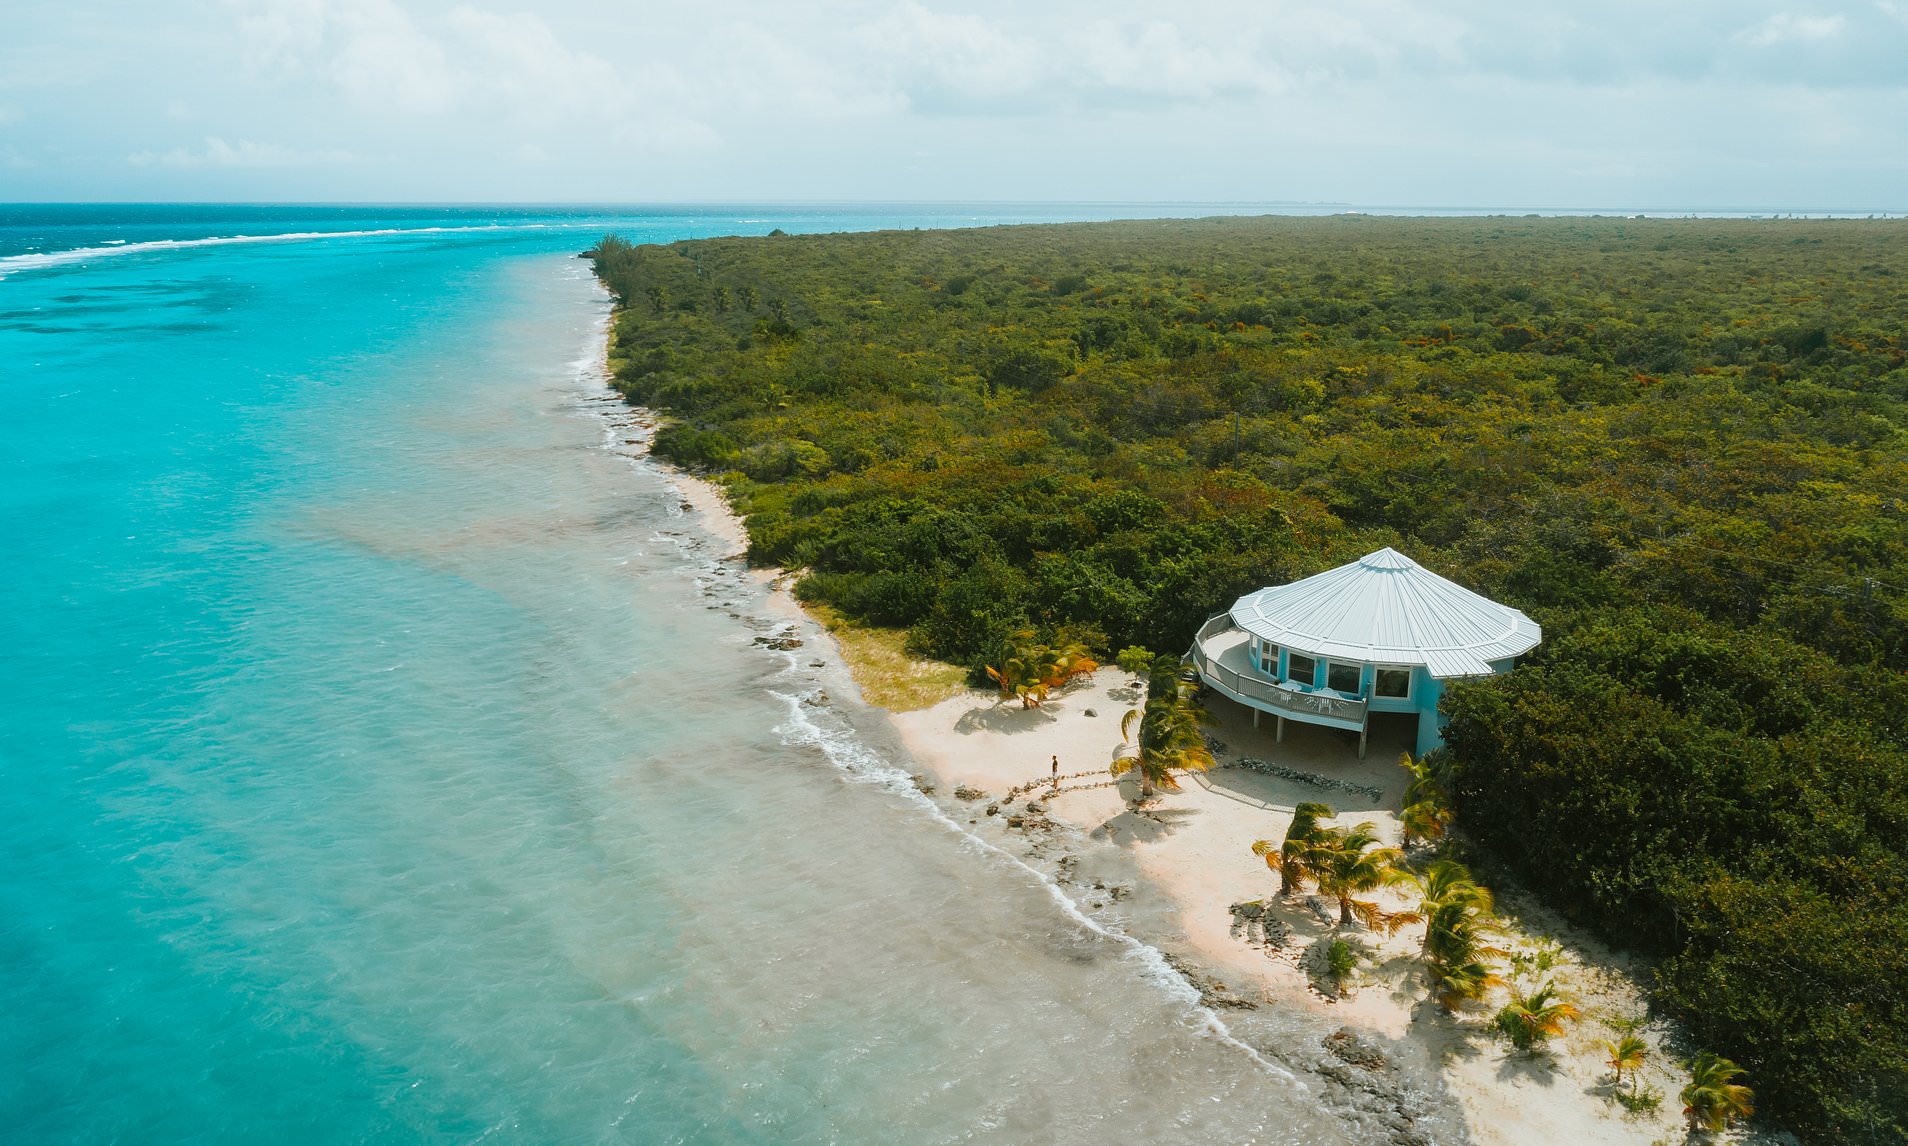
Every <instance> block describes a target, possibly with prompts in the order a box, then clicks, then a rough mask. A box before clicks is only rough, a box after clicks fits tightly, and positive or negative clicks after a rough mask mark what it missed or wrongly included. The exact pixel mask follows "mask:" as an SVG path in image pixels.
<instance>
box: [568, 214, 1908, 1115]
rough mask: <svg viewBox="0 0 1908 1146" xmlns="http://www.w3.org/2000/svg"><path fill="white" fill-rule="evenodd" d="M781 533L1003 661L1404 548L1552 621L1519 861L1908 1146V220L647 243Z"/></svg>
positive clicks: (1770, 1074) (1739, 1033)
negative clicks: (1017, 643) (1022, 635)
mask: <svg viewBox="0 0 1908 1146" xmlns="http://www.w3.org/2000/svg"><path fill="white" fill-rule="evenodd" d="M597 266H598V270H599V272H600V273H601V275H602V276H603V279H604V281H605V283H606V284H607V285H608V286H609V288H610V290H611V291H612V292H613V293H614V294H615V295H616V297H617V299H618V300H619V301H620V302H622V303H623V304H624V305H623V306H622V307H621V308H620V309H619V312H618V318H617V320H616V325H615V339H614V348H613V366H614V371H615V378H616V384H617V386H618V387H619V388H620V389H621V390H622V391H623V393H624V394H626V395H627V396H628V397H629V398H631V399H632V400H633V401H636V402H639V403H642V404H644V405H647V406H650V407H653V408H656V409H658V410H660V411H662V412H664V413H666V414H668V415H669V416H670V418H671V421H670V424H669V425H668V426H667V427H666V428H665V429H663V430H662V431H661V432H660V433H659V434H658V435H657V438H656V443H655V448H656V451H657V452H658V453H659V454H660V455H662V456H663V457H665V458H668V459H670V460H672V461H675V462H677V463H680V464H682V465H685V466H689V467H692V468H694V469H697V470H701V471H703V472H708V473H711V474H714V475H717V476H718V477H719V478H720V479H721V480H722V481H724V482H725V483H726V484H727V486H728V488H729V489H730V491H731V493H732V494H733V495H734V497H735V499H736V501H737V503H738V505H739V507H740V508H741V509H742V511H743V512H744V513H745V514H746V515H747V521H748V529H749V538H750V552H751V555H752V556H753V557H754V558H755V559H756V560H759V561H762V562H768V563H774V564H779V565H783V566H786V567H789V568H792V569H799V570H802V571H803V581H802V584H801V591H802V592H803V593H805V594H807V595H809V596H810V597H812V598H814V599H818V600H824V601H826V602H828V603H829V604H831V605H833V606H834V607H836V608H838V609H840V610H841V611H842V612H843V613H845V614H847V615H848V616H850V617H853V618H856V619H858V620H860V621H862V622H864V623H869V624H875V625H883V626H892V627H896V628H902V629H906V630H907V631H908V633H909V639H910V642H911V644H912V646H913V647H914V648H915V649H916V650H917V651H919V652H921V653H923V654H926V655H930V656H934V657H939V658H942V659H946V660H950V661H953V662H956V663H959V664H962V665H965V666H968V667H970V668H972V669H973V670H974V671H976V672H979V671H980V666H981V664H982V663H983V662H984V661H985V660H986V659H987V657H988V656H989V655H990V654H991V653H993V652H994V651H995V650H996V649H998V648H999V646H1000V643H1001V641H1002V640H1003V638H1005V637H1006V636H1007V635H1009V634H1013V633H1016V632H1022V631H1033V632H1036V633H1038V634H1039V639H1041V640H1042V641H1048V642H1051V643H1054V644H1065V643H1070V642H1079V643H1081V644H1083V645H1086V646H1088V647H1089V648H1090V649H1091V650H1092V652H1093V653H1095V654H1096V655H1099V656H1101V657H1102V659H1104V657H1105V656H1106V655H1107V654H1110V653H1112V652H1113V651H1114V650H1118V649H1122V648H1125V647H1128V646H1137V647H1144V648H1148V649H1152V650H1158V651H1164V650H1177V649H1180V648H1183V647H1185V644H1186V642H1187V641H1188V640H1189V639H1190V637H1191V635H1192V633H1193V631H1194V630H1195V629H1196V627H1197V625H1198V623H1199V622H1200V621H1201V620H1202V619H1203V617H1204V616H1205V615H1206V614H1208V613H1209V612H1211V611H1213V610H1216V609H1220V608H1223V607H1225V606H1226V605H1228V604H1229V603H1230V602H1231V601H1232V600H1233V599H1234V598H1235V597H1237V596H1238V595H1240V594H1241V593H1243V592H1246V591H1249V590H1251V589H1254V588H1257V587H1260V586H1262V585H1267V584H1275V583H1279V582H1283V581H1287V580H1291V579H1293V578H1296V577H1299V576H1304V575H1308V574H1311V573H1315V572H1319V571H1322V570H1324V569H1327V568H1330V567H1331V566H1333V565H1337V564H1340V563H1342V562H1344V561H1347V560H1350V559H1352V558H1354V557H1356V556H1358V555H1360V554H1362V553H1365V552H1368V551H1370V550H1372V549H1376V548H1378V547H1380V546H1383V545H1394V546H1397V547H1399V548H1401V549H1403V550H1405V551H1406V552H1409V553H1410V554H1411V555H1412V556H1413V557H1414V558H1416V559H1418V560H1419V561H1421V562H1423V563H1424V564H1426V565H1427V566H1430V567H1431V568H1434V569H1436V570H1437V571H1438V572H1440V573H1443V574H1444V575H1446V576H1449V577H1451V578H1453V579H1454V580H1457V581H1459V582H1460V583H1462V584H1465V585H1467V586H1469V587H1470V588H1473V589H1475V590H1477V591H1479V592H1481V593H1485V594H1486V595H1489V596H1491V597H1493V598H1495V599H1498V600H1502V601H1505V602H1507V603H1510V604H1513V605H1515V606H1517V607H1519V608H1522V609H1524V610H1525V611H1526V612H1529V613H1530V614H1531V615H1532V616H1534V617H1535V618H1536V619H1537V620H1538V621H1540V622H1541V623H1542V624H1543V625H1544V626H1545V629H1546V637H1547V640H1546V643H1545V644H1544V645H1543V646H1540V648H1539V649H1538V650H1537V651H1536V654H1535V655H1534V657H1533V658H1531V661H1530V663H1529V664H1528V665H1526V666H1525V667H1521V668H1519V669H1518V670H1517V671H1516V672H1514V673H1511V674H1509V675H1508V676H1506V677H1503V678H1498V679H1493V680H1490V681H1487V682H1480V683H1477V684H1473V685H1467V686H1462V687H1458V688H1455V689H1453V690H1452V692H1451V695H1450V697H1449V699H1448V710H1449V712H1450V715H1451V717H1452V720H1453V723H1452V727H1451V737H1450V744H1451V762H1450V765H1451V766H1450V769H1449V777H1450V779H1449V787H1450V791H1449V793H1448V794H1449V796H1450V798H1451V800H1452V802H1453V804H1454V805H1455V807H1456V810H1457V812H1458V814H1459V816H1460V820H1461V822H1462V823H1463V824H1464V825H1465V826H1466V828H1467V830H1468V831H1469V832H1470V833H1472V834H1473V835H1474V836H1476V837H1478V838H1479V839H1480V840H1481V841H1482V842H1483V843H1484V844H1485V845H1487V847H1488V848H1489V849H1490V851H1491V853H1492V854H1494V855H1495V856H1497V857H1499V858H1500V859H1501V860H1502V861H1504V862H1506V863H1508V864H1510V865H1511V866H1513V867H1514V868H1515V869H1516V870H1517V871H1518V872H1520V873H1521V874H1522V875H1523V876H1524V877H1525V878H1526V879H1527V880H1528V881H1529V882H1531V883H1532V884H1534V885H1536V886H1538V887H1540V888H1542V889H1544V890H1546V891H1548V892H1550V893H1551V894H1552V895H1553V897H1557V898H1558V899H1559V901H1560V902H1561V903H1562V904H1564V905H1566V906H1569V905H1581V907H1580V912H1579V914H1580V915H1581V916H1582V917H1583V918H1584V919H1585V920H1586V921H1588V922H1590V923H1593V924H1595V925H1596V926H1598V927H1600V928H1602V929H1604V930H1605V931H1607V932H1609V933H1612V934H1614V935H1615V936H1617V937H1619V938H1622V939H1624V940H1626V941H1628V942H1630V943H1632V944H1635V945H1638V946H1640V947H1643V948H1644V949H1647V950H1649V951H1651V952H1653V953H1655V954H1656V955H1658V956H1659V957H1660V960H1661V962H1660V968H1661V971H1660V982H1659V983H1658V990H1657V999H1658V1001H1659V1002H1661V1003H1663V1004H1664V1005H1667V1006H1669V1007H1671V1008H1674V1009H1675V1010H1676V1011H1678V1012H1679V1013H1680V1014H1682V1015H1683V1016H1684V1017H1685V1018H1686V1019H1687V1020H1688V1021H1689V1023H1690V1024H1691V1026H1692V1027H1693V1028H1694V1030H1695V1032H1696V1033H1697V1034H1698V1036H1699V1037H1700V1038H1701V1039H1702V1040H1703V1042H1704V1044H1705V1045H1707V1046H1711V1047H1713V1048H1715V1049H1716V1050H1717V1051H1718V1052H1720V1053H1724V1054H1727V1055H1728V1056H1729V1057H1730V1058H1731V1059H1733V1060H1734V1061H1736V1062H1738V1063H1741V1064H1742V1065H1743V1066H1744V1067H1745V1068H1746V1069H1748V1070H1749V1071H1750V1072H1751V1074H1752V1076H1753V1077H1754V1078H1755V1080H1756V1089H1757V1093H1758V1095H1759V1101H1760V1105H1761V1107H1762V1109H1763V1110H1764V1111H1765V1112H1766V1113H1768V1114H1770V1115H1772V1116H1774V1117H1776V1118H1778V1119H1781V1120H1783V1121H1785V1122H1786V1123H1788V1124H1789V1125H1791V1126H1794V1127H1796V1128H1797V1129H1800V1130H1802V1131H1805V1132H1807V1133H1810V1134H1812V1135H1815V1136H1817V1137H1820V1138H1821V1139H1822V1140H1826V1141H1857V1142H1859V1141H1877V1142H1880V1141H1886V1142H1901V1141H1903V1140H1904V1137H1908V1034H1904V1032H1908V964H1904V963H1903V960H1904V959H1905V958H1908V954H1904V953H1908V908H1905V907H1904V906H1903V904H1904V903H1905V902H1908V683H1905V682H1908V675H1905V673H1908V435H1904V432H1903V431H1904V427H1908V346H1905V345H1904V339H1908V224H1904V223H1902V222H1898V221H1863V220H1838V221H1804V220H1761V221H1751V220H1737V221H1725V220H1650V219H1610V218H1598V219H1587V218H1586V219H1539V218H1477V219H1386V218H1373V217H1362V216H1341V217H1334V218H1319V219H1296V218H1277V217H1274V218H1258V219H1248V218H1221V219H1205V220H1165V221H1147V222H1128V223H1108V224H1080V225H1065V226H1028V227H999V228H988V229H984V230H974V231H960V232H950V231H918V232H884V233H874V234H849V235H828V236H783V237H778V238H776V239H775V240H774V241H773V242H768V241H765V240H761V239H708V240H697V241H689V242H681V243H674V244H669V245H666V246H648V247H632V246H629V245H628V244H617V243H605V244H603V245H602V246H601V247H600V248H599V251H598V258H597Z"/></svg>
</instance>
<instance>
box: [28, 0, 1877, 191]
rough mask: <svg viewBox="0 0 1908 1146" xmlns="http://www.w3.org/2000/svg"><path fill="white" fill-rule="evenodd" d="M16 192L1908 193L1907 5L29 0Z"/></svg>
mask: <svg viewBox="0 0 1908 1146" xmlns="http://www.w3.org/2000/svg"><path fill="white" fill-rule="evenodd" d="M4 7H5V11H4V15H0V29H3V30H4V34H3V35H0V200H12V201H20V200H67V199H153V200H173V199H189V200H257V199H275V200H282V199H298V200H336V199H344V200H440V201H441V200H458V201H472V200H540V201H550V200H563V201H572V202H575V201H598V202H602V201H616V202H636V201H685V200H702V201H708V200H729V201H735V200H769V199H774V200H814V199H886V200H895V199H917V200H918V199H993V200H1083V199H1084V200H1096V201H1107V200H1118V201H1160V200H1180V201H1184V200H1194V201H1226V200H1231V201H1238V200H1246V201H1254V202H1266V201H1281V200H1284V201H1315V202H1317V201H1322V202H1339V203H1354V204H1364V205H1409V206H1472V207H1603V208H1622V207H1629V208H1656V209H1679V208H1712V209H1716V208H1736V209H1758V210H1812V209H1813V210H1828V209H1838V210H1858V211H1868V210H1903V209H1908V0H1862V2H1859V3H1847V4H1820V3H1817V4H1809V3H1806V2H1797V3H1763V2H1760V0H1656V2H1652V3H1642V2H1637V0H1594V2H1582V3H1570V4H1557V5H1543V4H1539V3H1498V2H1493V0H1445V2H1435V3H1434V2H1431V0H1334V2H1329V3H1324V2H1322V3H1312V4H1300V3H1286V2H1283V0H1174V2H1172V3H1167V2H1165V0H1156V2H1154V3H1150V4H1142V3H1130V2H1127V0H1017V2H1006V0H1003V2H999V3H995V2H991V0H865V2H864V0H820V2H803V0H781V2H766V0H764V2H757V0H706V2H703V3H683V2H681V0H677V2H674V3H668V4H660V3H651V2H648V0H622V2H620V3H607V2H603V0H477V2H474V3H448V2H439V0H162V2H138V3H124V4H109V3H103V2H89V0H57V2H55V0H5V5H4Z"/></svg>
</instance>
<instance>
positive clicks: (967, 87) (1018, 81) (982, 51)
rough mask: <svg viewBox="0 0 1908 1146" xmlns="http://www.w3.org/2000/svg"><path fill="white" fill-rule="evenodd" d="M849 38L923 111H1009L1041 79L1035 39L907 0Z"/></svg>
mask: <svg viewBox="0 0 1908 1146" xmlns="http://www.w3.org/2000/svg"><path fill="white" fill-rule="evenodd" d="M850 38H851V40H852V41H853V42H854V43H855V44H856V45H857V46H859V47H860V48H861V49H863V50H864V51H865V52H867V53H868V54H869V56H870V62H871V63H872V64H873V65H874V66H875V67H876V68H877V69H879V70H880V71H881V72H883V73H884V74H885V75H886V76H887V78H888V81H889V82H890V83H891V84H893V85H894V87H895V89H896V90H898V91H899V92H901V93H902V94H904V95H905V96H906V97H907V99H908V101H909V102H910V103H911V104H913V105H916V106H924V107H925V109H926V110H954V109H966V108H973V107H989V106H1001V105H1013V104H1015V103H1016V101H1020V100H1023V99H1024V98H1025V97H1026V96H1027V95H1028V94H1029V93H1030V92H1031V91H1032V89H1033V88H1034V86H1035V85H1036V84H1037V83H1038V82H1039V80H1040V72H1041V70H1042V68H1041V60H1040V54H1039V52H1038V50H1037V49H1036V48H1035V46H1034V44H1033V42H1032V41H1030V40H1027V39H1024V38H1021V37H1017V36H1012V35H1009V34H1007V33H1006V32H1004V31H1002V30H1001V29H1000V28H998V27H997V26H995V25H994V24H992V23H990V22H989V21H987V20H986V19H984V18H982V17H980V16H973V15H948V14H943V13H939V12H934V11H931V10H929V9H928V8H927V7H925V6H923V5H922V4H920V3H917V2H916V0H904V2H903V3H901V4H898V5H896V6H895V7H893V8H891V9H889V10H888V12H887V13H886V14H885V15H883V16H882V17H881V18H879V19H877V20H875V21H873V22H872V23H868V24H863V25H862V26H861V27H859V28H856V29H855V30H854V32H853V33H852V35H851V37H850Z"/></svg>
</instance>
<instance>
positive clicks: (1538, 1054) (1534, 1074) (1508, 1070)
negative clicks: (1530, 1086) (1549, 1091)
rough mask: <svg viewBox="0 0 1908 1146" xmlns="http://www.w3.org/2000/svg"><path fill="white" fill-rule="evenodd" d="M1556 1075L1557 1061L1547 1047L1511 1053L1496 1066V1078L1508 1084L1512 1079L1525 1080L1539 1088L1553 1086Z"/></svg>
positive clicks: (1555, 1081) (1555, 1082)
mask: <svg viewBox="0 0 1908 1146" xmlns="http://www.w3.org/2000/svg"><path fill="white" fill-rule="evenodd" d="M1559 1077H1560V1075H1559V1073H1558V1067H1557V1060H1556V1058H1555V1057H1553V1056H1552V1055H1551V1053H1550V1048H1548V1047H1542V1046H1539V1047H1532V1048H1531V1049H1530V1050H1527V1051H1512V1052H1511V1053H1510V1054H1508V1055H1506V1056H1504V1061H1503V1062H1501V1063H1499V1064H1497V1078H1498V1081H1500V1082H1508V1081H1510V1080H1511V1079H1514V1078H1527V1079H1530V1080H1531V1081H1532V1082H1535V1083H1537V1084H1538V1085H1539V1086H1555V1085H1557V1079H1558V1078H1559Z"/></svg>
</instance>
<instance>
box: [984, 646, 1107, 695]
mask: <svg viewBox="0 0 1908 1146" xmlns="http://www.w3.org/2000/svg"><path fill="white" fill-rule="evenodd" d="M995 659H996V660H997V661H999V662H1000V663H999V664H998V665H984V666H982V667H984V668H986V670H987V675H988V676H990V677H992V678H994V683H995V684H996V685H998V686H999V687H1000V697H1001V699H1002V700H1006V699H1007V698H1008V697H1010V696H1012V697H1019V698H1020V704H1021V707H1023V708H1038V707H1039V706H1040V702H1041V701H1043V700H1045V699H1046V698H1047V693H1049V692H1050V691H1052V690H1053V689H1056V688H1058V687H1060V686H1061V685H1063V684H1065V683H1066V682H1067V681H1069V680H1071V679H1073V678H1074V677H1076V676H1079V675H1080V674H1081V673H1089V672H1092V671H1093V670H1094V669H1096V668H1099V667H1100V664H1099V662H1098V661H1096V660H1094V659H1093V658H1092V657H1091V656H1089V655H1088V654H1087V649H1086V646H1085V645H1082V644H1079V643H1078V642H1075V643H1073V644H1067V645H1062V646H1061V647H1060V648H1057V649H1055V648H1049V647H1047V646H1046V645H1043V644H1041V643H1039V641H1037V640H1036V639H1035V634H1034V631H1033V630H1032V629H1022V630H1021V631H1020V632H1017V633H1015V634H1013V635H1012V636H1010V637H1008V638H1007V640H1006V642H1005V643H1003V644H1002V645H1001V649H1000V654H999V656H997V657H996V658H995Z"/></svg>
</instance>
